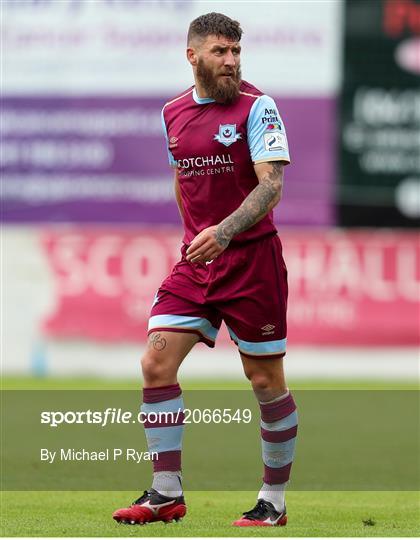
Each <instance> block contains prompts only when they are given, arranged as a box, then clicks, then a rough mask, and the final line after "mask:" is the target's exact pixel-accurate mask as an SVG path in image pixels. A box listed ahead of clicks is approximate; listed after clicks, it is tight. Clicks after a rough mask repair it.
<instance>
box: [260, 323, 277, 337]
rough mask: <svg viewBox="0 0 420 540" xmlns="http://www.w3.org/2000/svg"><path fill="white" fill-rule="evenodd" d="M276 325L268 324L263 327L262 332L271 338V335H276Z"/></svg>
mask: <svg viewBox="0 0 420 540" xmlns="http://www.w3.org/2000/svg"><path fill="white" fill-rule="evenodd" d="M274 328H275V326H274V324H266V325H265V326H262V327H261V330H262V331H263V334H262V335H263V336H269V335H271V334H274Z"/></svg>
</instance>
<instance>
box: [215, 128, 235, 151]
mask: <svg viewBox="0 0 420 540" xmlns="http://www.w3.org/2000/svg"><path fill="white" fill-rule="evenodd" d="M241 138H242V137H241V134H240V133H236V124H220V126H219V133H217V134H216V135H215V136H214V140H216V141H219V142H220V143H222V144H224V145H225V146H230V145H231V144H233V143H234V142H236V141H237V140H238V139H241Z"/></svg>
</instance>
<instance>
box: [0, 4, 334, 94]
mask: <svg viewBox="0 0 420 540" xmlns="http://www.w3.org/2000/svg"><path fill="white" fill-rule="evenodd" d="M1 4H2V5H1V7H2V35H3V38H2V45H3V92H4V93H5V94H9V95H17V94H21V95H29V94H30V95H34V94H42V95H46V94H52V95H57V94H61V95H74V94H76V95H96V96H98V95H108V96H109V95H116V94H118V95H136V96H142V95H143V96H146V95H156V94H159V95H162V96H167V95H168V96H169V95H173V94H174V93H176V92H178V91H181V90H183V89H184V88H185V87H186V86H188V85H189V84H190V83H191V82H192V76H191V71H190V67H189V65H188V63H187V61H186V58H185V48H186V34H187V29H188V25H189V23H190V22H191V21H192V20H193V19H194V18H196V17H197V16H199V15H201V14H203V13H207V12H210V11H221V12H223V13H225V14H226V15H229V16H230V17H232V18H235V19H237V20H239V21H240V23H241V25H242V28H243V30H244V36H243V40H242V44H243V59H242V63H243V70H242V71H243V77H244V79H246V80H249V81H250V82H253V83H255V84H256V85H257V86H259V87H260V88H262V89H263V90H264V91H265V92H267V93H271V94H273V95H286V96H291V95H293V96H297V95H298V96H332V95H334V94H336V92H337V90H338V85H339V51H340V41H341V38H340V31H341V30H340V29H341V12H342V2H341V0H334V1H317V0H312V1H309V2H307V1H304V0H293V1H279V2H264V1H261V2H198V1H190V2H185V1H182V2H181V1H170V0H169V1H153V0H152V1H149V2H146V1H143V0H2V3H1Z"/></svg>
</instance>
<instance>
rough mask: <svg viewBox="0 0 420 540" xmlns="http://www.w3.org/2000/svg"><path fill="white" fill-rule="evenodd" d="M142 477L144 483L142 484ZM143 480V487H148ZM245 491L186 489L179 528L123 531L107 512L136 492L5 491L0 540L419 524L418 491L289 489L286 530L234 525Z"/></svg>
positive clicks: (41, 383)
mask: <svg viewBox="0 0 420 540" xmlns="http://www.w3.org/2000/svg"><path fill="white" fill-rule="evenodd" d="M290 386H291V388H292V389H340V388H342V389H371V388H375V389H416V385H415V384H405V383H400V384H398V385H397V384H394V383H371V382H368V381H365V382H358V381H353V382H345V383H343V382H337V383H336V382H331V381H325V382H318V383H313V382H307V383H305V382H299V383H296V384H291V385H290ZM2 387H3V388H7V389H23V388H25V389H43V390H46V389H75V388H77V389H80V388H83V389H103V388H108V389H111V388H112V389H124V388H127V389H133V388H138V387H139V384H138V382H134V383H125V382H117V383H111V382H106V381H96V380H93V379H91V380H78V381H68V380H54V379H52V380H51V379H45V380H32V379H19V378H13V379H12V378H9V379H3V381H2ZM183 387H184V388H199V387H202V388H206V389H208V388H214V389H216V388H217V389H221V388H222V389H228V388H231V387H232V388H244V387H246V386H245V384H244V383H241V382H238V383H230V382H224V383H222V382H218V381H213V382H212V383H211V384H209V381H206V382H202V383H197V382H191V383H185V384H183ZM147 480H148V479H147ZM147 480H146V482H145V486H144V487H147V485H146V483H147ZM255 495H256V494H255V493H253V492H249V491H232V492H226V491H207V492H199V491H191V492H188V493H186V501H187V506H188V513H187V516H186V517H185V518H184V520H183V521H182V522H180V523H172V524H167V525H165V524H160V523H153V524H148V525H145V526H128V525H119V524H117V523H115V522H114V521H113V520H112V518H111V515H112V512H113V511H114V510H115V509H116V508H120V507H122V506H126V505H128V504H129V503H130V502H131V501H132V500H134V498H136V497H137V496H138V493H134V492H109V491H102V492H99V491H91V492H84V491H83V492H76V491H71V492H70V491H54V492H52V491H49V492H48V491H44V492H40V491H37V492H34V491H32V492H31V491H27V492H22V491H3V492H2V494H1V534H2V536H12V537H22V536H23V537H25V536H26V537H28V536H34V537H36V536H47V537H49V536H54V537H77V536H81V537H131V536H133V537H152V536H156V537H200V536H201V537H226V536H239V537H240V536H243V537H249V536H255V537H260V536H264V537H272V536H275V537H277V536H284V537H299V536H301V537H304V536H319V537H329V536H343V537H345V536H350V537H357V536H360V537H370V536H372V537H404V536H405V537H416V536H418V532H419V525H420V506H419V493H418V492H417V491H406V492H401V491H392V492H391V491H390V492H388V491H381V492H379V491H376V492H371V491H357V492H356V491H352V492H349V491H342V492H338V491H322V492H320V491H307V492H303V491H289V493H288V494H287V506H288V516H289V523H288V525H287V526H286V527H283V528H280V527H272V528H269V527H264V528H246V529H241V528H236V527H232V526H231V522H232V521H233V520H234V519H237V518H238V517H239V516H240V515H241V513H242V512H243V511H245V510H248V509H250V508H251V507H252V506H253V505H254V503H255Z"/></svg>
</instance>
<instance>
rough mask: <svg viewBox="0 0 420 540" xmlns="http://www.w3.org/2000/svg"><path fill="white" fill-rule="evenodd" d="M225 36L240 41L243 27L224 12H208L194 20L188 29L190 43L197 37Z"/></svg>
mask: <svg viewBox="0 0 420 540" xmlns="http://www.w3.org/2000/svg"><path fill="white" fill-rule="evenodd" d="M207 36H223V37H226V38H228V39H230V40H232V41H240V40H241V37H242V28H241V27H240V24H239V23H238V21H234V20H233V19H231V18H229V17H227V16H226V15H223V14H222V13H214V12H212V13H206V14H205V15H200V17H197V18H196V19H194V20H193V21H192V23H191V24H190V27H189V29H188V38H187V41H188V43H189V42H190V41H191V39H193V38H195V37H200V38H206V37H207Z"/></svg>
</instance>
